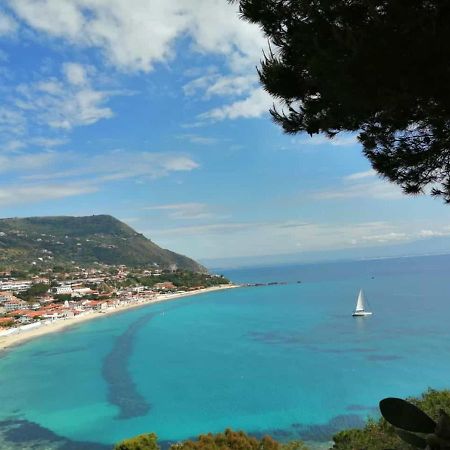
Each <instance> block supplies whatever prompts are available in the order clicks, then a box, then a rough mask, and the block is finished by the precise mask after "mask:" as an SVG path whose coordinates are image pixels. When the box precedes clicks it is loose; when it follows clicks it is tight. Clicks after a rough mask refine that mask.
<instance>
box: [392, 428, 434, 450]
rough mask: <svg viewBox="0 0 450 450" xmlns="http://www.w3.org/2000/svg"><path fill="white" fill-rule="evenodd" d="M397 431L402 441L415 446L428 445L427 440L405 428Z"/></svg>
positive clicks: (422, 446)
mask: <svg viewBox="0 0 450 450" xmlns="http://www.w3.org/2000/svg"><path fill="white" fill-rule="evenodd" d="M395 432H396V433H397V435H398V437H399V438H400V439H401V440H402V441H405V442H407V443H408V444H410V445H412V446H413V447H417V448H425V447H426V446H427V441H426V440H425V439H423V438H421V437H420V436H417V435H416V434H412V433H409V432H408V431H404V430H395Z"/></svg>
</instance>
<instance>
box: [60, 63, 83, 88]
mask: <svg viewBox="0 0 450 450" xmlns="http://www.w3.org/2000/svg"><path fill="white" fill-rule="evenodd" d="M63 71H64V74H65V76H66V79H67V81H68V82H69V83H70V84H73V85H75V86H83V85H86V84H88V77H87V72H86V69H85V68H84V67H83V66H82V65H81V64H77V63H65V64H64V65H63Z"/></svg>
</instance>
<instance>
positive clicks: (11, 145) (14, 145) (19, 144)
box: [0, 139, 27, 152]
mask: <svg viewBox="0 0 450 450" xmlns="http://www.w3.org/2000/svg"><path fill="white" fill-rule="evenodd" d="M26 146H27V144H25V142H23V141H20V140H18V139H13V140H11V141H8V142H5V143H4V144H2V145H1V146H0V150H3V151H5V152H15V151H16V150H20V149H22V148H25V147H26Z"/></svg>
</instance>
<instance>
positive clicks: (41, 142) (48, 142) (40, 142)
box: [29, 137, 68, 148]
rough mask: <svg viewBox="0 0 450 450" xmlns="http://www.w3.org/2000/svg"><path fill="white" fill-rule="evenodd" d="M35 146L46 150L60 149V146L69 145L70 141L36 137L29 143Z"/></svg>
mask: <svg viewBox="0 0 450 450" xmlns="http://www.w3.org/2000/svg"><path fill="white" fill-rule="evenodd" d="M29 142H30V143H31V144H33V145H37V146H39V147H44V148H53V147H59V146H60V145H64V144H67V142H68V140H67V139H64V138H46V137H35V138H32V139H30V141H29Z"/></svg>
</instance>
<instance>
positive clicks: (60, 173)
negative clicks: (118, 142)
mask: <svg viewBox="0 0 450 450" xmlns="http://www.w3.org/2000/svg"><path fill="white" fill-rule="evenodd" d="M58 163H59V170H54V171H52V172H51V173H49V172H48V170H46V171H45V172H44V173H42V172H41V173H36V174H34V175H31V176H27V177H25V178H26V179H27V180H46V179H68V178H73V179H81V178H83V179H87V180H88V182H89V183H94V184H99V183H104V182H108V181H119V180H126V179H134V180H136V181H138V180H140V179H144V180H145V179H149V180H151V179H157V178H162V177H165V176H168V175H169V174H171V173H173V172H190V171H192V170H194V169H197V168H198V167H199V165H198V163H197V162H195V161H194V160H193V159H192V158H190V157H189V156H187V155H183V154H178V153H159V152H132V151H123V150H118V151H113V152H108V153H103V154H97V155H92V157H91V158H89V159H88V160H81V161H80V159H79V158H78V155H77V154H76V153H69V152H66V153H58ZM65 167H70V169H65Z"/></svg>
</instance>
